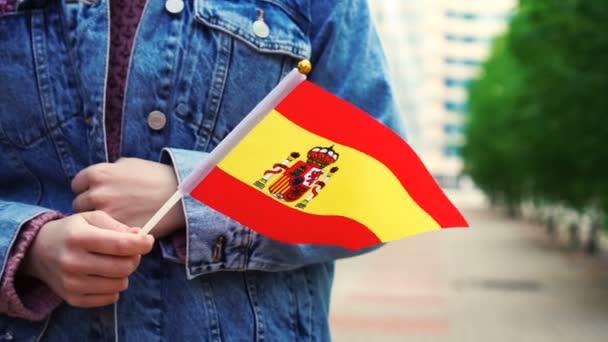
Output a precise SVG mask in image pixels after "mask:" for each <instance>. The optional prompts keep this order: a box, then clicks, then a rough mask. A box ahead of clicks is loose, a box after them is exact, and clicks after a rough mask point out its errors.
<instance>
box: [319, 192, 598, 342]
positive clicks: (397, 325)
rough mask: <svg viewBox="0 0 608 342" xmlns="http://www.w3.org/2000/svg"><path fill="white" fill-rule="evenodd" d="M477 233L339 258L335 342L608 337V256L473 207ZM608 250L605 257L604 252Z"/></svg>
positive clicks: (437, 236)
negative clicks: (576, 249)
mask: <svg viewBox="0 0 608 342" xmlns="http://www.w3.org/2000/svg"><path fill="white" fill-rule="evenodd" d="M457 206H458V207H459V208H461V209H462V210H463V212H464V214H465V216H466V217H467V219H468V220H469V222H470V223H471V226H472V227H471V229H467V230H464V229H463V230H448V231H441V232H433V233H427V234H423V235H419V236H415V237H412V238H409V239H405V240H402V241H399V242H395V243H393V244H390V245H388V246H385V247H383V248H382V249H380V250H378V251H376V252H374V253H371V254H368V255H365V256H362V257H359V258H354V259H350V260H344V261H340V262H338V266H337V269H338V271H337V277H336V283H335V287H334V297H333V302H332V320H331V321H332V327H333V336H334V339H335V341H338V342H341V341H473V342H477V341H480V342H481V341H483V342H488V341H491V342H494V341H497V342H498V341H510V342H518V341H533V342H542V341H553V342H561V341H586V342H592V341H598V342H599V341H602V342H603V341H608V260H606V256H605V255H603V256H600V257H595V258H593V257H587V256H584V255H582V254H580V253H579V252H573V251H570V250H568V249H567V248H566V247H563V246H561V245H559V244H556V243H555V242H552V241H550V240H549V239H548V238H547V237H546V236H545V235H544V230H543V229H542V228H541V227H538V226H534V225H531V224H529V223H525V222H520V221H511V220H508V219H506V218H504V217H503V216H501V215H499V214H497V213H494V212H491V211H490V210H487V209H484V208H483V206H479V205H474V204H471V203H469V202H466V201H465V202H462V203H458V200H457ZM604 253H606V252H604Z"/></svg>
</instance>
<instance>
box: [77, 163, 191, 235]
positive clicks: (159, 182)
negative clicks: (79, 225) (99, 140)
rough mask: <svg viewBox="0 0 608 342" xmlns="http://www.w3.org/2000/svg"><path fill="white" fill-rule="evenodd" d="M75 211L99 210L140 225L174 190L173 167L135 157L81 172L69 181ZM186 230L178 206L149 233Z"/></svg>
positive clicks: (182, 214) (133, 225)
mask: <svg viewBox="0 0 608 342" xmlns="http://www.w3.org/2000/svg"><path fill="white" fill-rule="evenodd" d="M72 190H73V191H74V193H76V194H77V197H76V199H75V200H74V202H73V207H74V210H75V211H76V212H86V211H90V210H102V211H105V212H106V213H108V214H110V216H112V217H113V218H114V219H116V220H118V221H120V222H122V223H124V224H126V225H128V226H132V227H141V226H143V225H144V224H145V223H146V222H147V221H148V220H149V219H150V217H152V215H153V214H154V213H155V212H156V211H157V210H158V209H159V208H160V207H161V206H162V205H163V204H164V203H165V201H166V200H167V199H169V197H171V195H172V194H173V193H174V192H175V191H176V190H177V179H176V177H175V173H174V172H173V168H172V167H170V166H168V165H164V164H161V163H157V162H152V161H148V160H143V159H137V158H123V159H119V160H118V161H116V162H115V163H102V164H96V165H93V166H90V167H88V168H86V169H84V170H82V171H80V172H79V173H78V174H77V175H76V177H74V179H73V180H72ZM184 227H185V219H184V212H183V209H182V207H181V205H180V204H176V205H175V206H174V207H173V209H172V210H171V211H170V212H169V213H168V214H167V215H166V216H165V217H164V218H163V219H162V220H161V221H160V222H159V223H158V224H157V226H156V227H155V228H154V230H152V232H151V234H152V235H154V236H155V237H157V238H158V237H163V236H166V235H169V234H171V233H172V232H173V231H175V230H178V229H182V228H184Z"/></svg>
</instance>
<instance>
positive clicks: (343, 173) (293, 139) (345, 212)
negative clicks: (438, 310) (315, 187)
mask: <svg viewBox="0 0 608 342" xmlns="http://www.w3.org/2000/svg"><path fill="white" fill-rule="evenodd" d="M319 124H320V125H322V124H323V123H322V122H320V123H319ZM332 145H334V147H333V149H334V150H335V151H336V152H337V153H339V154H340V157H339V159H338V161H337V162H336V163H334V164H332V165H329V166H328V167H326V168H325V170H324V171H325V173H326V174H327V173H328V172H329V169H330V168H331V167H333V166H337V167H339V168H340V169H339V171H338V172H336V174H335V175H333V177H332V178H331V179H330V180H329V181H328V183H327V185H326V186H325V188H323V189H322V190H321V191H320V193H319V195H318V196H317V197H316V198H315V199H314V200H312V201H311V202H310V204H309V205H308V206H307V207H306V209H304V212H306V213H310V214H317V215H339V216H344V217H348V218H350V219H353V220H356V221H358V222H360V223H361V224H363V225H365V226H367V227H368V228H369V229H370V230H371V231H373V232H374V234H376V236H377V237H378V238H379V239H380V240H381V241H391V240H396V239H400V238H402V237H403V236H405V235H411V234H416V233H420V232H424V231H429V230H433V229H439V228H440V225H439V224H438V223H437V222H435V220H434V219H433V218H432V217H431V216H430V215H429V214H427V213H426V212H425V211H424V210H423V209H421V208H420V207H419V206H418V205H417V204H416V203H415V202H414V201H413V200H412V198H411V197H410V195H409V194H408V193H407V191H406V190H405V189H404V188H403V186H402V185H401V183H400V182H399V180H398V179H397V177H395V175H394V174H393V173H392V172H391V171H390V170H389V169H388V168H386V167H385V166H384V165H383V164H382V163H380V162H379V161H378V160H376V159H374V158H372V157H370V156H369V155H367V154H364V153H362V152H360V151H358V150H355V149H352V148H350V147H348V146H343V145H340V144H335V143H333V142H332V141H329V140H327V139H325V138H323V137H321V136H318V135H316V134H313V133H311V132H309V131H307V130H305V129H303V128H301V127H299V126H297V125H296V124H294V123H293V122H291V121H289V120H288V119H287V118H285V117H284V116H283V115H281V114H280V113H279V112H278V111H276V110H274V111H272V112H271V113H270V114H269V115H268V116H267V117H266V118H265V119H264V120H263V121H262V122H261V123H260V124H258V126H257V127H256V128H255V129H254V130H253V131H251V133H249V135H247V136H246V137H245V138H244V139H243V140H242V141H241V143H240V144H239V145H238V146H236V147H235V148H234V149H233V150H232V151H231V152H230V154H228V155H227V156H226V157H225V158H224V159H223V160H222V161H221V162H220V163H219V164H218V167H220V168H221V169H222V170H223V171H225V172H227V173H228V174H230V175H232V176H233V177H235V178H238V179H240V180H241V181H243V182H244V183H246V184H248V185H250V186H251V187H254V186H253V183H254V182H255V181H257V180H258V179H260V178H261V177H262V176H263V175H264V171H266V170H270V169H272V167H273V165H274V164H277V163H281V162H282V161H283V160H285V159H286V158H287V156H289V155H290V154H291V153H292V152H298V153H300V160H303V161H306V154H307V152H308V151H309V150H310V149H312V148H314V147H317V146H321V147H329V146H332ZM268 146H271V148H268ZM295 162H296V161H293V162H292V163H291V164H290V165H293V164H294V163H295ZM279 178H280V175H277V176H274V178H272V179H271V180H270V181H269V182H268V186H267V187H266V188H265V189H264V190H259V191H263V193H264V194H266V195H267V196H269V197H272V196H271V195H270V193H269V191H268V187H269V186H270V185H271V184H273V183H274V182H275V181H277V180H278V179H279ZM324 178H325V175H324V176H321V178H320V180H323V179H324ZM254 188H255V187H254ZM256 189H257V188H256ZM309 193H310V192H309ZM309 193H306V194H305V195H304V196H302V198H301V199H304V198H306V196H307V195H308V194H309ZM235 200H237V201H238V199H235ZM298 202H299V201H296V202H291V203H285V202H283V203H285V205H289V206H292V207H293V206H295V204H296V203H298ZM251 205H255V203H252V204H251ZM260 215H272V213H260ZM404 222H406V223H408V224H407V226H406V225H404Z"/></svg>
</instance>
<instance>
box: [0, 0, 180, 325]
mask: <svg viewBox="0 0 608 342" xmlns="http://www.w3.org/2000/svg"><path fill="white" fill-rule="evenodd" d="M21 2H22V1H21V0H0V15H3V14H7V13H12V12H14V11H15V10H16V9H17V7H18V4H19V3H21ZM145 3H146V0H129V1H112V2H110V13H111V31H110V32H111V37H110V42H111V46H110V65H109V70H108V80H107V86H108V91H107V96H106V135H107V141H108V152H109V156H110V161H115V160H116V159H118V156H119V154H120V151H119V146H120V136H121V132H120V130H121V121H122V110H123V108H122V106H123V99H124V92H125V81H126V79H125V78H126V74H127V72H128V67H129V60H130V56H131V48H132V45H133V38H134V36H135V31H136V30H137V25H138V24H139V19H140V17H141V13H142V11H143V8H144V5H145ZM83 6H86V5H85V4H83ZM62 217H63V215H62V214H61V213H58V212H48V213H45V214H42V215H40V216H38V217H36V218H35V219H33V220H31V221H29V222H27V223H25V224H24V226H23V227H22V228H21V230H20V233H19V235H18V237H17V239H16V242H15V244H14V246H13V248H12V249H11V251H10V254H9V258H8V262H7V265H6V269H5V270H4V274H3V275H2V279H1V280H0V313H4V314H7V315H9V316H15V317H20V318H25V319H29V320H42V319H44V318H46V317H47V316H48V315H49V314H50V313H51V312H52V311H53V310H54V309H55V308H56V307H57V306H58V305H59V304H61V298H59V297H58V296H57V295H56V294H54V293H53V292H52V291H51V290H50V289H49V288H48V287H47V286H46V285H45V284H44V283H42V282H40V281H39V280H37V279H33V278H29V277H26V276H24V275H22V274H20V272H19V267H20V265H21V262H22V261H23V259H24V257H25V255H26V253H27V250H28V248H29V247H30V246H31V244H32V242H33V241H34V239H35V238H36V235H37V234H38V232H39V231H40V229H41V228H42V226H44V225H45V224H46V223H47V222H49V221H51V220H56V219H59V218H62ZM182 239H183V240H184V241H185V238H184V237H182ZM176 245H177V246H179V247H181V248H180V251H179V252H180V253H178V254H179V255H180V256H183V255H184V254H185V253H184V252H183V251H182V249H183V248H184V247H183V246H181V245H183V244H181V245H180V244H176Z"/></svg>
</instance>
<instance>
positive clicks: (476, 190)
mask: <svg viewBox="0 0 608 342" xmlns="http://www.w3.org/2000/svg"><path fill="white" fill-rule="evenodd" d="M370 6H371V8H372V13H373V16H374V20H375V22H376V25H377V28H378V31H379V34H380V37H381V40H382V42H383V45H384V47H385V50H386V53H387V57H388V60H389V64H390V68H391V72H392V76H393V81H394V85H395V89H396V92H397V94H398V100H399V104H400V107H401V111H402V113H403V115H404V118H405V122H406V125H407V132H408V139H409V142H410V144H411V145H412V147H413V148H414V149H415V150H416V152H417V153H418V154H419V155H420V157H421V158H422V159H423V161H424V162H425V164H426V166H427V168H428V169H429V171H431V173H432V174H433V176H434V177H435V178H436V180H437V181H438V182H439V184H440V185H441V186H442V187H443V188H444V189H445V191H446V193H447V194H448V196H449V197H450V198H451V199H452V200H453V201H454V203H455V204H456V206H457V207H458V208H459V209H461V210H462V212H463V213H464V215H465V217H467V219H468V220H469V222H470V224H471V228H470V229H467V230H463V229H457V230H447V231H442V232H433V233H427V234H422V235H419V236H415V237H412V238H408V239H405V240H402V241H398V242H395V243H391V244H389V245H387V246H384V247H383V248H381V249H380V250H378V251H376V252H374V253H371V254H368V255H364V256H361V257H358V258H353V259H348V260H341V261H339V262H338V263H337V275H336V282H335V287H334V296H333V301H332V304H331V317H332V318H331V322H332V331H333V337H334V339H335V340H336V341H608V252H607V251H608V243H607V239H606V232H608V222H607V219H606V217H607V215H606V213H607V212H608V1H606V0H519V1H518V0H425V1H418V0H371V1H370Z"/></svg>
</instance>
